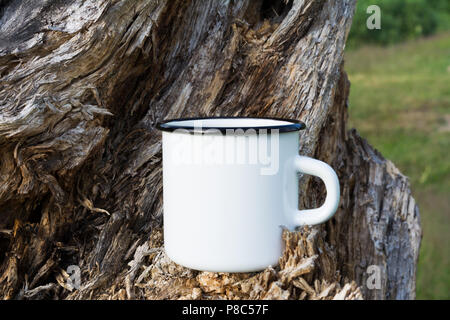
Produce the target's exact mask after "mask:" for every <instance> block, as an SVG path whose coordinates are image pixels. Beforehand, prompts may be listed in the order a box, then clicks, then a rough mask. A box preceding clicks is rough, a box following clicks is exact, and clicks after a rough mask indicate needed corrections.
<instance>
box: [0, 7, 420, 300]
mask: <svg viewBox="0 0 450 320" xmlns="http://www.w3.org/2000/svg"><path fill="white" fill-rule="evenodd" d="M354 7H355V1H354V0H344V1H337V0H335V1H332V0H330V1H323V0H316V1H301V0H297V1H287V2H286V1H269V0H264V1H262V0H258V1H250V0H248V1H208V2H204V1H175V0H172V1H167V0H166V1H164V0H157V1H143V0H134V1H125V0H98V1H93V0H92V1H81V0H67V1H59V2H50V1H25V0H24V1H15V0H13V1H6V2H2V7H1V9H0V150H1V151H2V152H1V154H0V231H1V232H0V296H1V297H2V298H6V299H11V298H15V299H20V298H26V299H40V298H50V297H53V298H69V299H82V298H83V299H86V298H118V299H119V298H125V299H131V298H195V299H197V298H214V297H225V298H261V299H263V298H283V299H288V298H289V299H305V298H309V299H319V298H320V299H328V298H342V299H344V298H362V297H363V298H367V299H395V298H399V299H411V298H414V297H415V271H416V262H417V257H418V250H419V245H420V236H421V229H420V221H419V212H418V209H417V206H416V204H415V203H414V199H413V198H412V196H411V191H410V188H409V183H408V180H407V178H406V177H404V176H403V175H402V174H401V173H400V172H399V171H398V170H397V169H396V168H395V166H394V165H393V164H392V163H391V162H390V161H388V160H385V159H384V158H383V157H382V156H381V155H380V154H379V153H378V152H377V151H376V150H374V149H373V148H372V147H370V146H369V145H368V144H367V142H366V141H365V140H363V139H362V138H360V137H359V135H358V134H357V133H356V132H355V131H353V130H351V131H347V128H346V120H347V110H346V109H347V97H348V93H349V87H350V84H349V82H348V80H347V77H346V75H345V72H344V70H343V50H344V47H345V40H346V37H347V34H348V31H349V28H350V25H351V20H352V15H353V10H354ZM25 17H26V19H25ZM355 107H357V106H355ZM213 115H227V116H231V115H234V116H237V115H243V116H245V115H251V116H276V117H286V118H296V119H300V120H302V121H304V122H305V123H306V124H307V129H306V130H304V131H302V132H301V147H300V150H299V151H300V153H301V154H303V155H309V156H314V157H316V158H318V159H321V160H324V161H326V162H328V163H330V164H331V165H332V166H333V168H334V169H335V170H336V171H337V172H338V175H339V179H340V182H341V190H342V197H341V203H340V207H339V210H338V213H337V214H336V216H335V217H334V218H333V219H332V220H331V221H329V222H328V223H326V224H324V225H322V226H319V227H314V228H305V229H302V230H299V231H298V232H295V233H285V234H284V239H285V241H286V244H287V250H286V252H285V253H284V255H283V257H282V258H281V259H280V265H279V266H277V267H276V268H273V269H272V268H269V269H267V270H265V271H263V272H261V273H257V274H239V275H228V274H210V273H200V272H196V271H192V270H188V269H185V268H182V267H180V266H177V265H175V264H173V263H172V262H170V261H169V260H168V259H167V257H166V256H165V255H164V252H163V250H162V249H161V248H162V234H161V231H160V230H161V226H162V218H161V217H162V215H161V213H162V184H161V178H162V176H161V142H160V139H161V136H160V133H159V132H158V131H157V130H156V129H155V124H156V122H157V121H159V120H162V119H167V118H173V117H181V116H183V117H184V116H213ZM300 189H301V192H302V194H307V195H308V196H307V197H303V198H302V199H301V203H300V206H301V207H314V206H318V205H320V203H321V201H322V200H323V198H324V190H323V187H322V185H321V184H320V183H319V182H318V181H317V180H316V179H315V178H310V177H306V176H305V177H302V179H301V183H300ZM205 241H207V239H205ZM69 265H78V266H80V268H81V271H82V286H81V288H80V289H78V290H75V289H73V288H72V287H70V286H67V277H68V275H67V273H66V271H65V270H66V268H67V267H68V266H69ZM370 265H378V266H380V268H381V270H382V271H383V272H382V275H383V276H382V286H381V288H380V289H377V290H370V289H368V288H367V286H366V280H367V276H368V274H367V272H366V271H367V267H368V266H370Z"/></svg>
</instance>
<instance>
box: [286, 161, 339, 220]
mask: <svg viewBox="0 0 450 320" xmlns="http://www.w3.org/2000/svg"><path fill="white" fill-rule="evenodd" d="M294 169H295V170H296V172H300V173H306V174H310V175H313V176H316V177H319V178H320V179H322V181H323V182H324V183H325V188H326V190H327V196H326V198H325V202H324V203H323V205H322V206H321V207H319V208H315V209H306V210H296V212H295V213H294V225H296V226H303V225H314V224H319V223H322V222H325V221H327V220H328V219H330V218H331V217H332V216H333V215H334V213H335V212H336V210H337V208H338V205H339V197H340V187H339V180H338V177H337V175H336V172H334V170H333V169H332V168H331V167H330V166H329V165H328V164H326V163H325V162H322V161H320V160H316V159H313V158H309V157H304V156H300V155H297V156H296V157H295V158H294Z"/></svg>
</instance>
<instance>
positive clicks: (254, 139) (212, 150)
mask: <svg viewBox="0 0 450 320" xmlns="http://www.w3.org/2000/svg"><path fill="white" fill-rule="evenodd" d="M244 119H245V118H244ZM203 123H204V125H205V123H206V125H208V121H203ZM244 124H245V123H244ZM263 124H264V123H263ZM240 126H242V123H241V125H240ZM261 126H262V127H264V126H263V125H261ZM175 127H177V128H178V130H167V131H163V200H164V246H165V251H166V254H167V255H168V256H169V258H171V259H172V260H173V261H174V262H176V263H178V264H181V265H183V266H186V267H189V268H192V269H196V270H203V271H214V272H250V271H257V270H262V269H264V268H266V267H268V266H269V265H272V266H275V265H276V264H278V259H279V257H280V255H281V254H282V251H283V243H282V239H281V233H282V229H283V228H284V227H285V228H292V223H291V221H290V219H289V217H287V214H286V212H289V210H286V206H289V207H292V209H294V208H296V206H297V203H298V192H297V190H298V189H297V187H298V180H297V178H296V176H295V175H292V174H290V175H288V174H286V172H287V171H288V169H287V168H286V166H287V164H288V163H290V162H289V159H292V158H293V157H295V156H296V155H297V153H298V147H299V134H298V131H297V130H298V129H297V130H291V131H277V134H275V133H274V132H275V131H273V130H272V129H271V130H267V134H262V133H261V132H260V130H258V128H256V130H255V131H256V132H255V131H251V130H245V128H243V129H244V130H243V131H244V133H243V134H242V131H239V132H234V134H232V133H231V132H230V130H229V132H228V134H227V133H226V132H225V130H217V128H219V129H222V128H225V127H227V128H232V129H233V128H234V127H237V126H236V124H235V123H234V122H233V121H228V122H227V119H226V118H225V119H222V122H221V126H220V125H218V124H217V123H215V125H214V127H215V128H216V129H215V131H214V129H211V130H210V132H207V131H205V130H202V131H198V132H196V131H195V130H185V129H183V126H181V125H178V126H174V128H175ZM245 127H250V124H247V126H245ZM263 140H265V141H263Z"/></svg>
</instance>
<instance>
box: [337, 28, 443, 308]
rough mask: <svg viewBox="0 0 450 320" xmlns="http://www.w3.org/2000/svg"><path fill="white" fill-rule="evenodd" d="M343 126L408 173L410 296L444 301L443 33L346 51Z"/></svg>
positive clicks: (404, 172)
mask: <svg viewBox="0 0 450 320" xmlns="http://www.w3.org/2000/svg"><path fill="white" fill-rule="evenodd" d="M345 65H346V67H345V68H346V71H347V73H348V75H349V78H350V81H351V88H350V98H349V112H350V126H352V127H355V128H357V129H358V131H359V132H360V133H361V135H362V136H363V137H365V138H366V139H368V140H369V142H370V143H371V144H372V145H373V146H374V147H375V148H377V149H378V150H379V151H381V153H382V154H383V155H384V156H385V157H386V158H389V159H391V160H392V161H393V162H394V163H395V164H396V165H397V167H398V168H400V170H401V171H402V172H403V174H405V175H407V176H408V177H409V178H410V181H411V185H412V189H413V194H414V197H415V198H416V200H417V203H418V205H419V209H420V214H421V222H422V228H423V240H422V246H421V250H420V257H419V265H418V273H417V292H416V293H417V298H418V299H450V156H449V154H450V33H449V32H445V33H441V34H439V35H436V36H433V37H430V38H425V39H420V40H416V41H411V42H407V43H403V44H399V45H395V46H391V47H385V48H381V47H363V48H359V49H357V50H349V51H348V52H346V57H345Z"/></svg>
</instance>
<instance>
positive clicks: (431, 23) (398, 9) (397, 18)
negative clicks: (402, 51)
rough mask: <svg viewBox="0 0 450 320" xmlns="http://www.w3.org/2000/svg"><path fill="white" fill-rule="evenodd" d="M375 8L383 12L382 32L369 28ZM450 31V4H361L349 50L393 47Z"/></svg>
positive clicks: (380, 0) (414, 0)
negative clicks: (407, 41) (367, 47)
mask: <svg viewBox="0 0 450 320" xmlns="http://www.w3.org/2000/svg"><path fill="white" fill-rule="evenodd" d="M371 5H377V6H379V7H380V9H381V29H372V30H370V29H368V28H367V25H366V21H367V19H368V18H369V17H370V16H371V15H372V13H367V8H368V7H369V6H371ZM449 29H450V1H449V0H358V2H357V6H356V12H355V15H354V17H353V24H352V29H351V31H350V35H349V38H348V41H347V46H349V47H350V48H355V47H359V46H360V45H364V44H381V45H389V44H393V43H398V42H401V41H404V40H410V39H415V38H418V37H421V36H428V35H431V34H434V33H436V32H437V31H442V30H449Z"/></svg>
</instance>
